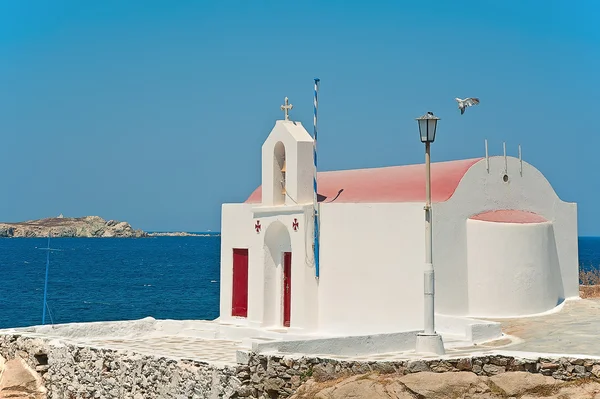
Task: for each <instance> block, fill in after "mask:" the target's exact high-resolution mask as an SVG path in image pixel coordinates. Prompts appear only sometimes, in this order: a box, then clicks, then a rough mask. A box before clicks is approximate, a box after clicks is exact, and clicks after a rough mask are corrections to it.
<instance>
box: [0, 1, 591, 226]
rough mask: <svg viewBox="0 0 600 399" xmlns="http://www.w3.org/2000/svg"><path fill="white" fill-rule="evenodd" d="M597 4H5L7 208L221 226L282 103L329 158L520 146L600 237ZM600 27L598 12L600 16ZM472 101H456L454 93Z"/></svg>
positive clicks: (251, 179) (247, 182)
mask: <svg viewBox="0 0 600 399" xmlns="http://www.w3.org/2000/svg"><path fill="white" fill-rule="evenodd" d="M599 12H600V3H597V2H595V1H593V0H589V1H585V0H581V1H576V2H567V1H551V0H539V1H528V0H523V1H504V2H500V1H491V0H489V1H486V0H476V1H470V0H465V1H460V2H451V1H428V2H416V1H370V2H348V1H327V2H324V1H320V2H319V1H301V2H276V1H242V0H240V1H225V0H223V1H205V2H203V1H185V0H179V1H151V0H145V1H133V0H132V1H112V0H103V1H97V2H84V1H60V0H56V1H50V0H46V1H42V0H39V1H35V0H30V1H20V0H5V1H2V2H0V60H1V61H0V137H2V144H1V145H0V160H1V161H2V169H1V170H2V173H0V179H1V185H0V187H1V190H2V195H0V220H3V221H19V220H24V219H33V218H41V217H48V216H52V215H58V214H59V213H63V214H65V216H82V215H99V216H102V217H104V218H107V219H120V220H127V221H129V222H130V223H132V225H134V227H137V228H142V229H146V230H187V231H203V230H207V229H211V230H218V229H219V224H220V210H221V208H220V205H221V203H223V202H241V201H243V200H244V199H245V198H246V197H247V196H248V195H249V194H250V192H251V191H252V190H253V189H254V188H255V187H256V186H257V185H258V184H259V183H260V146H261V144H262V141H263V140H264V139H265V137H266V136H267V134H268V133H269V131H270V129H271V128H272V126H273V124H274V121H275V120H276V119H280V118H281V116H282V114H281V111H280V110H279V106H280V104H281V103H282V101H283V98H284V97H285V96H288V97H289V98H290V100H291V102H292V103H293V104H294V109H293V110H292V113H291V115H292V118H293V119H295V120H299V121H301V122H302V123H304V124H305V125H306V126H307V127H309V129H310V126H312V85H313V80H312V79H313V78H314V77H319V78H321V91H320V101H319V105H320V108H319V110H320V114H319V116H320V119H319V124H320V129H319V131H320V136H319V165H320V169H321V170H332V169H348V168H359V167H369V166H383V165H395V164H408V163H417V162H422V158H423V149H422V145H421V143H420V142H419V139H418V131H417V124H416V122H415V121H414V118H415V117H417V116H419V115H422V114H423V113H424V112H425V111H428V110H432V111H434V112H435V113H436V115H438V116H440V117H441V118H442V121H440V124H439V127H438V136H437V139H436V142H435V144H434V147H433V154H432V157H433V159H434V160H450V159H457V158H470V157H477V156H483V155H484V146H483V141H484V139H485V138H487V139H488V140H489V145H490V153H491V154H492V155H500V154H501V153H502V142H503V141H506V142H507V148H508V153H509V155H515V156H516V155H517V146H518V144H521V145H522V146H523V157H524V159H525V160H526V161H528V162H530V163H532V164H533V165H534V166H536V167H538V168H539V169H540V170H541V171H542V172H543V173H544V174H545V175H546V177H547V178H548V179H549V180H550V182H551V183H552V184H553V186H554V188H555V189H556V191H557V192H558V194H559V196H560V197H561V198H562V199H563V200H566V201H574V202H577V203H578V204H579V233H580V235H600V210H599V209H600V208H599V207H598V206H597V203H598V198H600V184H599V179H598V176H597V173H598V172H597V165H598V155H597V154H598V147H600V136H599V135H598V130H599V129H598V124H599V123H600V120H599V119H598V118H597V117H596V116H597V115H598V109H599V106H600V95H598V88H599V87H600V78H599V77H598V76H599V73H598V71H600V51H599V50H598V49H599V48H600V28H599V27H598V24H597V20H596V21H594V19H596V18H597V17H595V16H597V15H598V13H599ZM594 24H595V26H594ZM467 96H477V97H479V98H480V99H481V104H480V105H479V106H478V107H476V108H471V109H469V110H468V111H467V114H466V115H465V116H463V117H460V115H459V113H458V110H457V109H456V104H455V102H454V100H453V99H454V97H467Z"/></svg>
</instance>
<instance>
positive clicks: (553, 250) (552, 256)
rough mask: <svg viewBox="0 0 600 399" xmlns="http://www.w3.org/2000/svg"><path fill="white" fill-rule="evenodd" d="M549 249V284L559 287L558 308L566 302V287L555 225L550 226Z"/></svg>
mask: <svg viewBox="0 0 600 399" xmlns="http://www.w3.org/2000/svg"><path fill="white" fill-rule="evenodd" d="M548 241H549V243H548V249H549V250H550V251H549V252H550V253H549V258H548V263H549V267H548V271H549V272H550V277H551V278H550V279H549V281H548V283H549V284H550V286H551V287H557V291H558V298H557V301H556V306H558V305H560V304H561V303H563V302H564V300H565V287H564V284H563V281H564V278H563V275H562V273H561V269H560V262H559V260H558V259H559V258H558V248H557V246H556V235H555V234H554V225H553V224H552V225H550V229H549V231H548Z"/></svg>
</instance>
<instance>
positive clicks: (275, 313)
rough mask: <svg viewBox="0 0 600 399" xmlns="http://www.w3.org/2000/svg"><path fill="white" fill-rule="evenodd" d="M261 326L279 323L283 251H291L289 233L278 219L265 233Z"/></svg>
mask: <svg viewBox="0 0 600 399" xmlns="http://www.w3.org/2000/svg"><path fill="white" fill-rule="evenodd" d="M264 251H265V265H264V268H265V270H264V273H265V274H264V305H263V326H274V325H280V324H281V320H280V319H281V314H282V304H281V298H282V295H283V293H282V288H281V287H282V280H283V272H282V265H283V253H284V252H291V251H292V243H291V239H290V233H289V232H288V230H287V228H286V227H285V225H284V224H283V223H281V222H279V221H276V222H273V223H271V224H270V225H269V227H268V228H267V231H266V233H265V243H264Z"/></svg>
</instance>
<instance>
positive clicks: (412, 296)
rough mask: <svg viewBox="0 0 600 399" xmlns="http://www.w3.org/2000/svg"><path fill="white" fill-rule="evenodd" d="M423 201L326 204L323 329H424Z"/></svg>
mask: <svg viewBox="0 0 600 399" xmlns="http://www.w3.org/2000/svg"><path fill="white" fill-rule="evenodd" d="M424 223H425V222H424V211H423V204H415V203H412V204H410V203H409V204H406V203H404V204H403V203H395V204H347V203H341V204H335V203H322V204H321V253H320V269H321V270H320V281H319V304H320V312H319V329H320V331H323V332H326V333H332V334H372V333H384V332H392V331H407V330H413V329H414V330H416V329H422V328H423V265H424V260H425V240H424V237H425V235H424V234H425V230H424Z"/></svg>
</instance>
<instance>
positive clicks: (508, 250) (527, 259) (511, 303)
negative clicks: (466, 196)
mask: <svg viewBox="0 0 600 399" xmlns="http://www.w3.org/2000/svg"><path fill="white" fill-rule="evenodd" d="M466 224H467V244H468V245H467V265H468V266H467V269H468V276H469V278H468V297H469V314H470V315H472V316H486V317H510V316H520V315H526V314H536V313H542V312H545V311H547V310H549V309H552V308H554V307H555V306H556V305H558V304H559V303H560V302H561V301H562V300H563V299H564V292H563V291H564V290H563V286H562V279H561V273H560V265H559V262H558V253H557V251H556V241H555V238H554V229H553V226H552V223H551V222H543V223H497V222H488V221H481V220H467V221H466Z"/></svg>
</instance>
